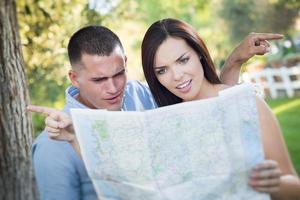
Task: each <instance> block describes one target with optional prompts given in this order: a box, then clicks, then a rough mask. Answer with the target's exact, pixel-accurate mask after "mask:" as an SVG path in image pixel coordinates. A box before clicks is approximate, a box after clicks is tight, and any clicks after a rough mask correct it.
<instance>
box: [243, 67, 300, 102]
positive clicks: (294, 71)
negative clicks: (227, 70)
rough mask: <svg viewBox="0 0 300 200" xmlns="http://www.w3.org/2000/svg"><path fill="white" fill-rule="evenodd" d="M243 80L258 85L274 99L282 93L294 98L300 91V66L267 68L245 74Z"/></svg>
mask: <svg viewBox="0 0 300 200" xmlns="http://www.w3.org/2000/svg"><path fill="white" fill-rule="evenodd" d="M241 78H242V80H243V81H244V82H253V83H257V84H258V85H259V86H260V87H261V89H263V92H264V94H265V93H268V94H269V95H270V97H271V98H273V99H274V98H277V97H278V96H279V92H280V91H284V92H285V94H286V95H287V96H288V97H293V96H295V92H296V90H299V89H300V65H297V66H294V67H289V68H286V67H281V68H278V69H270V68H267V69H264V70H262V71H260V72H254V73H249V72H245V73H243V74H242V77H241Z"/></svg>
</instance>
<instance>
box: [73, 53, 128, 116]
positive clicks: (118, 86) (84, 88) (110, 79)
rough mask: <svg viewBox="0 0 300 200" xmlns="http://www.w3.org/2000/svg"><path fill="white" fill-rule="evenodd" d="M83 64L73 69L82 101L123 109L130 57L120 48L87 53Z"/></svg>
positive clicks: (108, 107) (79, 98)
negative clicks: (104, 53)
mask: <svg viewBox="0 0 300 200" xmlns="http://www.w3.org/2000/svg"><path fill="white" fill-rule="evenodd" d="M81 65H82V66H81V68H80V69H79V70H76V71H73V70H72V71H70V72H69V77H70V79H71V81H72V84H73V85H74V86H75V87H77V88H78V89H79V90H80V92H79V96H78V101H80V102H81V103H83V104H84V105H86V106H88V107H89V108H92V109H107V110H112V111H117V110H120V109H121V107H122V103H123V94H124V89H125V85H126V80H127V77H126V71H125V67H126V57H125V56H124V54H123V52H122V51H121V50H120V49H118V48H116V49H115V51H114V52H113V53H111V55H110V56H98V55H89V54H83V55H82V57H81Z"/></svg>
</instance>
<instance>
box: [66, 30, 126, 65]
mask: <svg viewBox="0 0 300 200" xmlns="http://www.w3.org/2000/svg"><path fill="white" fill-rule="evenodd" d="M117 46H119V47H120V48H121V50H122V51H123V52H124V49H123V46H122V43H121V41H120V39H119V37H118V36H117V35H116V34H115V33H114V32H112V31H111V30H110V29H108V28H106V27H104V26H87V27H84V28H81V29H79V30H78V31H77V32H75V33H74V34H73V35H72V36H71V38H70V41H69V44H68V55H69V60H70V63H71V65H72V68H74V65H75V64H78V63H80V61H81V56H82V55H83V54H89V55H98V56H109V55H110V54H111V53H112V52H113V51H114V49H115V48H116V47H117Z"/></svg>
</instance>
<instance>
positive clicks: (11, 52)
mask: <svg viewBox="0 0 300 200" xmlns="http://www.w3.org/2000/svg"><path fill="white" fill-rule="evenodd" d="M27 102H28V91H27V87H26V81H25V72H24V62H23V57H22V51H21V43H20V38H19V29H18V22H17V16H16V3H15V1H14V0H0V199H1V200H2V199H5V200H11V199H16V200H27V199H28V200H34V199H36V192H35V191H36V189H35V188H36V187H35V182H34V178H33V170H32V166H31V156H30V155H31V142H32V125H31V120H30V118H29V116H28V114H27V112H26V105H27Z"/></svg>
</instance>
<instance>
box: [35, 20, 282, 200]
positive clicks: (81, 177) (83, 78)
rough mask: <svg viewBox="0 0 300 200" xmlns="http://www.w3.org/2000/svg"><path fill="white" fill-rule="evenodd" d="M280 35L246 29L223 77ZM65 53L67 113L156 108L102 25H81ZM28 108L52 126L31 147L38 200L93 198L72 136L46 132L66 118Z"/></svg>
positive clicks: (231, 80) (232, 75)
mask: <svg viewBox="0 0 300 200" xmlns="http://www.w3.org/2000/svg"><path fill="white" fill-rule="evenodd" d="M281 37H282V36H281V35H277V34H250V35H249V36H248V37H247V38H245V40H244V41H243V42H242V43H241V44H240V45H239V46H238V47H237V48H236V49H235V50H234V52H233V54H232V55H231V56H230V57H229V59H228V60H227V62H226V63H225V66H224V70H223V73H222V75H221V78H222V80H223V81H224V82H225V83H227V84H235V83H236V82H237V80H238V75H239V71H240V65H241V64H242V63H243V62H245V61H246V60H248V59H249V58H250V57H252V56H253V55H255V54H264V53H266V52H267V51H268V47H269V46H268V43H267V42H266V41H265V40H267V39H278V38H281ZM68 55H69V59H70V63H71V66H72V69H71V70H70V72H69V78H70V80H71V82H72V85H73V86H72V87H70V88H68V89H67V90H66V102H67V103H66V105H65V107H64V109H63V112H65V113H67V114H69V111H70V108H91V109H108V110H113V111H115V110H124V111H127V110H139V111H141V110H145V109H152V108H155V107H156V104H155V102H154V100H153V98H152V96H151V93H150V91H149V89H148V87H147V86H145V85H143V84H141V83H139V82H137V81H129V82H127V78H126V61H127V58H126V56H125V54H124V50H123V47H122V44H121V42H120V40H119V38H118V37H117V35H115V34H114V33H113V32H112V31H110V30H109V29H107V28H105V27H102V26H88V27H85V28H82V29H80V30H79V31H77V32H76V33H75V34H74V35H73V36H72V37H71V39H70V41H69V44H68ZM29 110H31V111H35V112H43V113H45V114H47V115H50V118H49V117H48V118H47V119H46V123H48V124H49V125H50V126H47V127H46V130H45V131H44V132H43V133H42V134H41V135H40V136H39V137H38V138H37V139H36V140H35V142H34V144H33V147H32V156H33V163H34V168H35V174H36V179H37V183H38V188H39V191H40V195H41V199H59V200H60V199H62V200H63V199H70V200H71V199H72V200H76V199H85V200H89V199H97V196H96V193H95V190H94V188H93V185H92V182H91V180H90V178H89V176H88V174H87V171H86V169H85V166H84V163H83V162H82V160H81V159H80V157H79V156H78V154H76V152H75V151H74V149H73V148H72V146H71V145H73V144H72V143H73V142H74V141H75V142H76V140H74V138H72V135H68V134H65V136H66V137H67V139H66V138H65V139H63V140H67V141H69V142H66V141H56V140H51V139H49V137H48V136H47V132H49V133H50V134H51V136H52V137H55V136H57V137H61V136H64V134H61V133H63V131H65V132H68V127H67V125H68V124H69V121H68V120H69V118H68V117H66V116H63V115H60V114H57V112H55V111H54V110H51V109H50V108H45V107H31V108H30V109H29ZM51 119H52V120H51ZM53 119H55V120H53ZM62 123H65V124H64V125H63V124H62ZM51 127H52V128H51ZM53 127H56V128H53ZM64 127H67V128H64ZM58 139H59V138H58ZM70 144H71V145H70ZM105 193H111V197H112V199H114V193H113V192H112V191H109V189H107V190H106V191H105Z"/></svg>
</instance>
